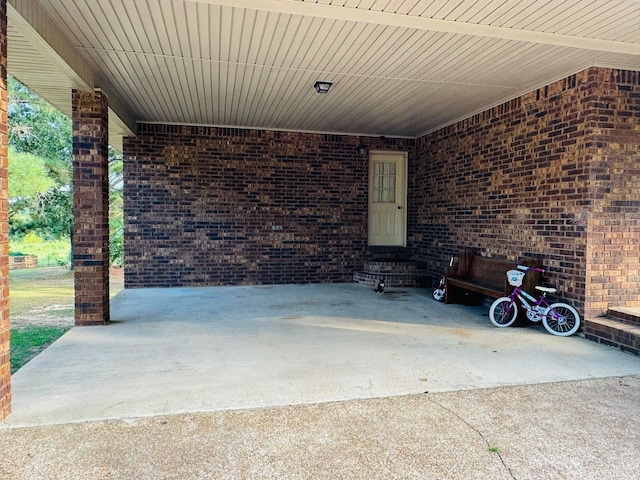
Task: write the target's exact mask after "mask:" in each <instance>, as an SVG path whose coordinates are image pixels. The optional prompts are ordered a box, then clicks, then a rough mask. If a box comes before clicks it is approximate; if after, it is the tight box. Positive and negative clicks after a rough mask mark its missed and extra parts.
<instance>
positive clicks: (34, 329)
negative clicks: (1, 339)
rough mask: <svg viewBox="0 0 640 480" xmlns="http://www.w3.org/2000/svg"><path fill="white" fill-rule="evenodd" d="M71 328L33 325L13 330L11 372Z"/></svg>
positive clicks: (15, 370)
mask: <svg viewBox="0 0 640 480" xmlns="http://www.w3.org/2000/svg"><path fill="white" fill-rule="evenodd" d="M70 328H71V327H48V326H45V325H31V326H28V327H23V328H18V329H14V330H11V357H10V358H11V373H15V372H17V371H18V370H19V369H20V367H22V366H23V365H24V364H25V363H27V362H28V361H29V360H31V359H32V358H33V357H35V356H36V355H38V354H39V353H40V352H41V351H42V350H44V349H45V348H47V347H48V346H49V345H51V344H52V343H53V342H55V341H56V340H57V339H58V338H60V337H61V336H62V335H64V334H65V333H66V332H67V330H69V329H70Z"/></svg>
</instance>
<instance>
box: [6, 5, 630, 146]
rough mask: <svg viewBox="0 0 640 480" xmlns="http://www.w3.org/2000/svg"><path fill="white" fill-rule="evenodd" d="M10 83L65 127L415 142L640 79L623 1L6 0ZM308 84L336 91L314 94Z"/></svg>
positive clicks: (116, 131)
mask: <svg viewBox="0 0 640 480" xmlns="http://www.w3.org/2000/svg"><path fill="white" fill-rule="evenodd" d="M8 4H9V9H8V13H9V26H8V32H9V41H8V49H9V54H8V70H9V73H10V74H12V75H14V76H15V77H16V78H18V79H19V80H21V81H22V82H23V83H26V84H27V85H28V86H30V87H31V88H33V89H34V90H35V91H36V92H38V93H39V94H41V95H42V96H44V97H45V98H46V99H48V100H49V101H50V102H52V103H53V104H54V105H56V106H58V107H59V108H60V109H61V110H63V111H64V112H66V113H69V112H70V89H71V88H81V89H90V88H95V87H97V88H101V89H102V90H103V91H105V93H106V94H107V96H108V97H109V101H110V105H111V109H112V112H111V113H112V120H113V122H112V127H111V128H112V134H113V136H114V140H113V141H112V143H114V144H115V145H118V142H117V140H116V139H115V137H116V136H119V135H126V134H128V133H131V131H134V130H135V122H168V123H185V124H203V125H220V126H234V127H235V126H238V127H252V128H267V129H283V130H296V131H314V132H332V133H352V134H358V135H385V136H404V137H416V136H419V135H422V134H424V133H427V132H430V131H433V130H435V129H437V128H440V127H442V126H445V125H448V124H451V123H452V122H454V121H456V120H458V119H461V118H465V117H467V116H469V115H471V114H473V113H476V112H478V111H481V110H484V109H486V108H488V107H491V106H494V105H496V104H499V103H502V102H504V101H507V100H509V99H511V98H514V97H516V96H519V95H521V94H522V93H525V92H527V91H530V90H532V89H535V88H537V87H539V86H542V85H545V84H547V83H549V82H551V81H554V80H557V79H559V78H562V77H564V76H567V75H570V74H572V73H575V72H578V71H580V70H583V69H585V68H588V67H589V66H592V65H600V66H611V67H616V68H627V69H633V70H640V3H639V2H638V1H636V0H607V1H603V0H446V1H445V0H326V1H323V0H316V1H309V0H8ZM316 80H327V81H330V82H333V86H332V88H331V90H330V92H329V93H328V94H326V95H321V94H318V93H316V92H315V90H314V89H313V84H314V82H315V81H316Z"/></svg>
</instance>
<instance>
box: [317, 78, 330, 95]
mask: <svg viewBox="0 0 640 480" xmlns="http://www.w3.org/2000/svg"><path fill="white" fill-rule="evenodd" d="M331 85H333V83H331V82H325V81H323V80H318V81H317V82H316V83H314V84H313V88H315V89H316V92H318V93H329V89H330V88H331Z"/></svg>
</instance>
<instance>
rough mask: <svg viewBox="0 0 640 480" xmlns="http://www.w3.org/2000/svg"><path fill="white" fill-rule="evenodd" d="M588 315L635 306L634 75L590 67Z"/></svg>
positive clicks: (638, 275) (639, 81)
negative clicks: (590, 134)
mask: <svg viewBox="0 0 640 480" xmlns="http://www.w3.org/2000/svg"><path fill="white" fill-rule="evenodd" d="M587 81H588V82H589V87H590V90H591V91H592V92H593V93H592V95H591V97H590V98H589V108H590V116H589V122H590V123H589V128H590V129H591V133H592V138H591V142H590V143H589V145H588V148H589V154H590V156H591V169H590V172H589V180H590V189H589V194H590V199H591V203H592V208H591V212H592V213H591V218H590V221H589V227H588V241H587V258H588V259H589V261H588V263H587V282H586V283H587V302H586V306H585V309H586V311H587V314H589V315H599V314H602V313H604V312H605V311H606V310H607V308H608V307H612V306H627V307H638V306H640V72H629V71H619V70H611V69H605V68H603V69H592V70H591V71H590V72H589V76H588V79H587Z"/></svg>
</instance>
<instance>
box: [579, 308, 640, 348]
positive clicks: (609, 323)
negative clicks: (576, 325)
mask: <svg viewBox="0 0 640 480" xmlns="http://www.w3.org/2000/svg"><path fill="white" fill-rule="evenodd" d="M582 328H583V333H584V336H585V338H586V339H588V340H592V341H594V342H598V343H602V344H604V345H609V346H611V347H615V348H619V349H620V350H622V351H625V352H629V353H633V354H634V355H639V356H640V325H636V324H632V323H625V322H623V321H621V320H619V319H617V318H612V317H597V318H592V319H589V320H584V325H583V327H582Z"/></svg>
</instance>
